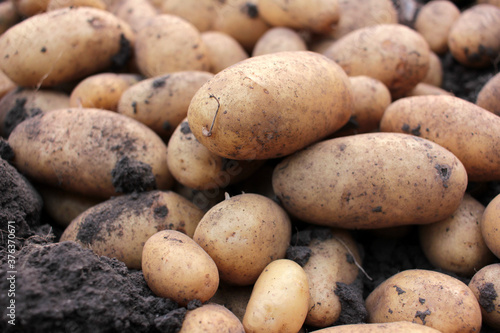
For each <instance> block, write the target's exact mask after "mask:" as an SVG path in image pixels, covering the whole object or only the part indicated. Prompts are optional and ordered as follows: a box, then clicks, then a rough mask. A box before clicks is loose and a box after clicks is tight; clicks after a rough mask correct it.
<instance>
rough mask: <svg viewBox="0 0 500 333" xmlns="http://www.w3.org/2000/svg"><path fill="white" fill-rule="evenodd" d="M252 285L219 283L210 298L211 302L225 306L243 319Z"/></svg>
mask: <svg viewBox="0 0 500 333" xmlns="http://www.w3.org/2000/svg"><path fill="white" fill-rule="evenodd" d="M252 289H253V285H250V286H233V285H230V284H227V283H224V282H221V283H219V288H218V289H217V292H216V293H215V295H214V296H213V297H212V298H211V299H210V302H211V303H216V304H220V305H223V306H225V307H226V308H227V309H229V310H230V311H231V312H232V313H234V315H235V316H236V317H237V318H238V319H239V320H240V321H243V316H244V315H245V310H246V308H247V304H248V301H249V300H250V295H251V294H252Z"/></svg>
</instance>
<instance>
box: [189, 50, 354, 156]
mask: <svg viewBox="0 0 500 333" xmlns="http://www.w3.org/2000/svg"><path fill="white" fill-rule="evenodd" d="M352 107H353V98H352V93H351V86H350V82H349V78H348V77H347V75H346V74H345V73H344V71H343V70H342V69H341V68H340V67H339V66H338V65H337V64H335V62H333V61H331V60H330V59H328V58H326V57H324V56H322V55H320V54H317V53H313V52H309V51H295V52H280V53H274V54H266V55H263V56H259V57H252V58H250V59H247V60H244V61H242V62H239V63H238V64H236V65H234V66H231V67H230V68H227V69H225V70H223V71H222V72H219V73H218V74H216V75H215V77H214V78H213V79H211V80H209V81H208V82H207V83H205V84H204V85H203V86H202V87H201V88H200V89H199V90H198V91H197V93H196V94H195V95H194V97H193V99H192V100H191V104H190V105H189V110H188V122H189V125H190V128H191V131H193V134H194V135H195V136H196V138H197V139H198V140H199V141H200V142H201V143H202V144H203V145H204V146H205V147H207V148H208V150H210V151H211V152H212V153H214V154H216V155H219V156H223V157H226V158H231V159H268V158H274V157H280V156H285V155H288V154H291V153H293V152H294V151H296V150H298V149H301V148H303V147H305V146H307V145H309V144H311V143H313V142H315V141H318V140H319V139H321V138H323V137H325V136H327V135H330V134H332V133H333V132H335V131H336V130H337V129H339V128H340V127H342V126H343V125H344V124H345V123H346V122H347V121H348V120H349V117H350V116H351V113H352Z"/></svg>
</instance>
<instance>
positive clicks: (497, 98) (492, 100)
mask: <svg viewBox="0 0 500 333" xmlns="http://www.w3.org/2000/svg"><path fill="white" fill-rule="evenodd" d="M476 105H477V106H480V107H482V108H483V109H486V110H488V111H491V112H493V113H494V114H496V115H497V116H500V73H497V74H496V75H494V76H493V77H492V78H491V79H489V80H488V82H486V84H485V85H484V86H483V87H482V88H481V90H480V91H479V93H478V94H477V100H476Z"/></svg>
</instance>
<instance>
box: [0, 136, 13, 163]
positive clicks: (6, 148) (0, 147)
mask: <svg viewBox="0 0 500 333" xmlns="http://www.w3.org/2000/svg"><path fill="white" fill-rule="evenodd" d="M14 156H15V154H14V150H12V147H11V146H10V145H9V142H7V141H6V140H5V139H4V138H2V137H0V158H1V159H3V160H4V161H7V162H11V161H12V160H13V159H14Z"/></svg>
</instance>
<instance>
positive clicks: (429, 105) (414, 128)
mask: <svg viewBox="0 0 500 333" xmlns="http://www.w3.org/2000/svg"><path fill="white" fill-rule="evenodd" d="M498 128H500V117H499V116H497V115H495V114H493V113H491V112H489V111H487V110H485V109H483V108H481V107H479V106H477V105H475V104H473V103H470V102H467V101H466V100H464V99H461V98H458V97H454V96H446V95H435V96H414V97H407V98H403V99H400V100H397V101H395V102H393V103H392V104H391V105H389V107H388V108H387V109H386V110H385V112H384V115H383V116H382V120H381V122H380V130H381V131H383V132H402V133H409V134H413V135H416V136H419V137H422V138H424V139H428V140H430V141H433V142H435V143H437V144H439V145H441V146H443V147H445V148H446V149H448V150H450V151H451V152H452V153H453V154H455V155H456V156H457V157H458V158H459V159H460V161H461V162H462V163H463V164H464V166H465V169H466V170H467V174H468V176H469V180H470V181H488V180H500V168H498V165H500V155H499V154H498V152H497V150H496V147H497V145H499V144H500V133H499V131H498Z"/></svg>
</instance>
